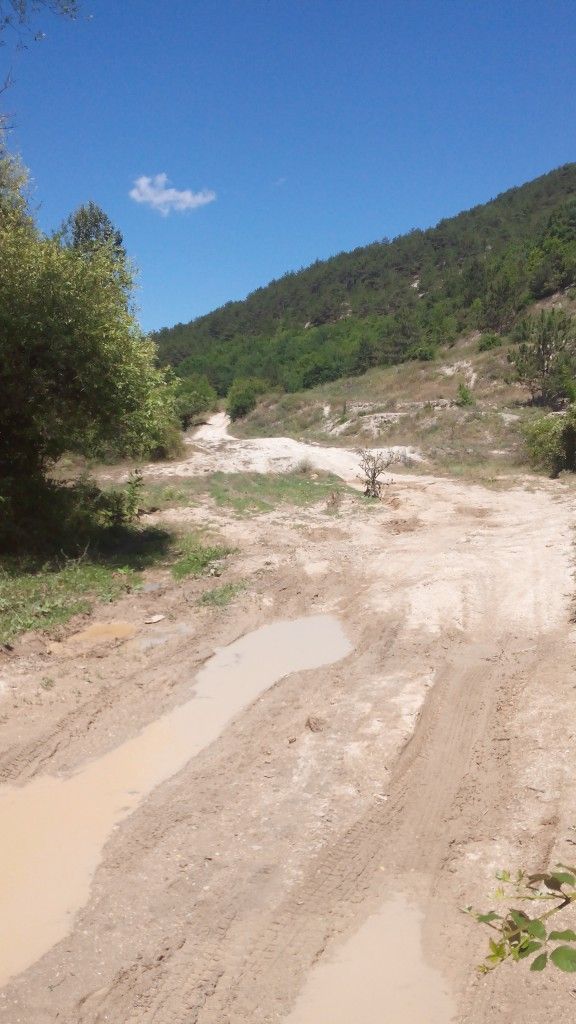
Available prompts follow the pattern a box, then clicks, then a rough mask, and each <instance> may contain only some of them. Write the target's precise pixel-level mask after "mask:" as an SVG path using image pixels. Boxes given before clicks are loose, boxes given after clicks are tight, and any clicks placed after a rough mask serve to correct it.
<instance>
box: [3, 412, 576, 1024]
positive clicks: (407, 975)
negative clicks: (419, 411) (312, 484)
mask: <svg viewBox="0 0 576 1024" xmlns="http://www.w3.org/2000/svg"><path fill="white" fill-rule="evenodd" d="M282 441H283V439H269V440H268V441H242V442H237V441H234V440H231V439H229V438H228V437H227V436H226V429H225V424H223V423H222V422H220V421H217V422H215V423H213V424H212V425H211V426H210V427H209V429H208V430H207V431H204V432H203V433H201V434H200V435H199V436H198V435H197V436H196V437H195V438H194V443H193V446H192V448H193V452H192V454H191V458H190V460H186V461H183V462H181V463H180V464H178V465H177V466H176V467H168V466H167V467H160V468H158V467H157V468H155V469H154V470H150V472H154V473H155V474H156V476H157V477H158V478H159V479H163V478H164V475H165V474H174V472H175V473H176V475H177V476H183V475H187V474H193V473H197V472H205V471H209V470H212V469H215V468H218V469H225V468H229V469H231V470H232V469H234V470H237V469H239V468H240V469H241V468H245V469H255V468H256V469H260V470H261V471H266V470H267V469H286V468H289V467H290V466H291V465H294V464H295V462H297V461H299V460H300V459H302V458H310V459H311V461H312V462H313V464H314V465H317V466H318V467H319V468H323V469H331V470H332V471H333V472H338V473H340V474H341V475H342V476H343V477H344V478H348V479H351V478H352V477H353V476H354V474H355V462H354V461H351V460H353V456H351V454H350V453H349V452H345V451H343V452H342V455H341V456H339V454H338V453H339V452H340V451H341V450H339V449H322V448H314V449H313V450H312V451H311V452H310V451H302V448H306V446H297V447H293V446H295V445H297V443H296V442H287V444H286V445H284V447H283V448H282V447H281V446H280V445H279V444H278V442H282ZM325 452H328V455H326V454H325ZM339 458H340V459H341V461H340V462H338V459H339ZM327 459H328V460H329V464H328V463H327V462H326V460H327ZM278 460H284V461H283V462H281V463H280V464H279V463H278ZM256 463H257V464H256ZM163 518H164V520H165V521H167V522H171V523H173V524H178V523H180V524H182V525H185V524H186V525H204V524H205V523H206V521H207V520H208V519H209V520H210V521H211V522H212V523H213V524H214V525H215V526H216V527H217V529H218V532H219V534H220V535H221V536H222V537H224V538H225V539H226V541H227V542H229V543H230V545H231V546H233V547H234V548H235V549H236V553H235V554H234V555H232V556H231V558H230V559H229V562H228V563H227V566H226V568H225V570H224V576H223V580H226V581H228V580H240V579H241V580H244V581H245V582H246V589H245V590H244V591H243V592H242V594H241V595H240V596H239V598H238V599H237V600H236V601H235V602H234V603H233V604H231V605H230V606H229V607H227V608H224V609H219V608H208V607H201V606H199V604H198V595H199V593H200V591H201V589H202V588H203V587H205V586H206V582H205V581H198V580H185V581H183V582H180V583H176V582H174V581H173V580H172V579H171V578H170V577H169V576H168V574H167V573H165V572H163V571H160V570H154V571H152V570H151V571H150V573H149V576H148V582H147V585H146V587H145V589H144V591H141V592H139V593H137V594H132V595H129V596H126V597H125V598H123V599H122V600H121V601H119V602H117V603H116V604H114V605H111V606H106V607H101V608H97V609H95V611H94V613H93V614H92V616H91V617H90V618H89V619H86V620H83V621H82V622H80V621H78V622H76V623H75V624H73V625H72V626H71V628H70V630H69V635H68V636H66V637H64V638H62V639H61V640H60V641H58V642H54V641H50V640H49V639H47V638H42V637H36V638H34V637H26V638H24V639H23V640H22V642H21V643H20V644H19V645H18V646H17V648H16V650H15V651H14V653H13V654H12V655H11V656H9V657H5V658H4V660H3V662H2V665H1V684H2V685H1V692H0V779H1V781H2V786H1V787H0V812H1V811H2V808H5V812H4V822H8V823H9V828H8V830H7V833H8V834H9V838H8V841H3V844H2V851H1V852H0V876H3V877H4V878H5V879H6V878H8V879H9V880H10V884H9V885H8V886H5V890H6V893H7V895H5V900H6V904H5V906H6V907H7V908H8V909H7V910H6V911H5V920H4V929H3V933H2V938H1V939H0V943H1V945H0V952H1V953H2V954H3V957H2V958H1V961H2V962H3V963H4V975H5V984H4V987H3V988H2V990H1V993H0V1021H2V1022H3V1024H4V1022H6V1024H18V1022H21V1024H48V1022H53V1021H57V1022H58V1024H102V1022H105V1021H110V1022H113V1024H152V1022H154V1024H249V1022H250V1024H272V1022H276V1021H286V1022H287V1024H376V1022H377V1024H388V1022H389V1024H397V1022H398V1021H399V1020H402V1022H403V1024H424V1022H425V1024H448V1022H449V1021H454V1022H461V1024H480V1022H482V1024H487V1022H488V1021H490V1022H491V1024H504V1022H505V1021H506V1022H510V1021H511V1020H513V1021H522V1022H523V1024H544V1022H545V1021H546V1022H547V1021H548V1020H550V1019H552V1018H553V1017H554V1018H556V1019H562V1020H569V1019H571V1018H572V1016H573V1015H574V1012H575V1003H576V999H575V998H574V992H573V989H574V982H573V981H571V980H570V976H569V975H561V974H560V973H559V972H554V974H552V973H550V972H547V973H546V974H545V975H543V976H541V975H540V976H538V975H536V976H534V975H530V974H528V973H527V972H526V971H525V970H523V969H518V968H515V969H510V970H508V969H503V970H501V971H500V972H499V973H498V974H497V975H493V976H490V977H488V978H479V977H478V976H477V975H475V973H474V964H475V963H477V962H478V960H479V959H480V958H481V956H482V955H483V952H484V941H485V940H484V936H483V935H482V934H481V933H480V932H479V931H478V930H477V929H476V928H475V926H474V925H473V924H472V923H471V922H470V920H469V919H468V918H466V917H464V916H463V915H462V914H460V910H459V908H460V907H462V906H464V905H466V904H470V903H473V904H478V905H480V906H482V907H485V906H486V905H487V903H489V902H490V901H489V893H490V892H491V891H492V890H493V888H494V885H493V876H494V872H495V870H496V869H498V868H501V867H511V868H515V867H517V866H519V865H522V866H527V867H531V868H539V867H541V866H544V865H545V864H547V863H549V862H550V861H554V862H555V861H562V860H564V861H568V862H570V861H571V860H572V861H573V860H574V854H573V849H574V840H575V839H576V837H575V836H574V832H573V831H572V825H573V823H575V822H576V794H575V792H574V785H573V780H572V775H573V764H574V755H575V753H576V737H575V735H574V733H575V731H576V730H575V729H574V725H573V722H574V714H575V710H576V708H575V705H576V690H575V688H574V684H575V680H574V672H573V665H574V650H573V627H572V626H571V623H570V615H571V602H572V594H573V589H574V584H573V579H572V539H573V538H572V527H573V502H572V500H571V496H570V492H569V491H568V489H566V488H564V487H563V485H562V484H560V483H550V482H547V481H534V480H532V481H531V480H526V481H525V482H524V484H523V485H522V486H515V487H514V488H512V489H505V488H504V489H500V490H487V489H484V488H480V487H477V486H472V485H467V484H465V483H459V482H454V481H451V480H446V479H433V478H430V477H415V476H414V477H410V476H405V475H402V476H398V477H397V478H396V479H395V481H394V483H393V484H391V485H390V486H389V487H388V488H386V493H385V497H384V500H383V501H382V502H381V503H380V504H378V505H376V506H365V505H362V504H359V503H356V502H354V501H352V500H349V499H344V501H343V504H342V506H341V509H340V512H339V514H338V515H333V514H330V513H329V512H328V511H327V509H326V508H324V507H322V506H313V507H310V508H307V509H293V508H290V509H286V507H284V508H279V509H277V510H276V511H274V512H270V513H267V514H264V515H259V516H256V517H250V518H247V517H239V516H235V515H233V514H232V513H231V512H230V511H227V510H225V509H222V508H220V509H218V508H216V507H213V506H210V507H209V508H208V507H194V508H190V509H185V508H184V509H182V508H178V509H173V510H169V511H168V512H165V513H163ZM158 615H162V616H164V618H163V619H161V620H159V621H157V622H156V623H146V620H147V619H151V618H153V617H154V616H158ZM311 617H316V618H315V619H313V618H311ZM294 620H301V621H302V622H303V623H304V625H303V627H302V628H303V629H304V631H306V629H308V633H306V632H305V633H304V634H302V635H297V634H294V635H292V634H290V633H287V634H283V635H284V637H285V639H284V640H283V641H280V639H278V637H276V639H274V641H273V642H272V645H271V646H270V645H269V646H268V648H266V647H264V648H259V647H258V644H259V642H260V641H259V639H258V637H261V635H262V634H261V632H258V631H261V630H262V628H263V627H267V626H271V627H273V628H277V627H276V626H274V624H277V623H284V624H287V625H286V627H285V628H287V629H288V630H290V628H292V627H290V623H294ZM314 622H316V625H317V627H318V628H317V629H314V628H312V627H313V626H314ZM321 622H322V623H325V624H326V623H330V624H331V625H329V626H326V628H327V629H328V633H327V634H326V636H324V635H323V634H322V629H323V628H324V627H323V626H320V625H319V624H320V623H321ZM306 623H308V625H306ZM310 624H312V627H311V625H310ZM95 625H96V628H90V627H94V626H95ZM282 628H284V627H282ZM311 628H312V632H310V629H311ZM331 629H333V630H334V631H335V632H333V633H331V632H330V630H331ZM266 635H268V634H266ZM314 635H316V636H317V638H319V647H318V650H316V651H312V652H311V648H312V647H313V646H314V640H313V637H314ZM254 637H256V640H255V641H254V639H253V638H254ZM286 637H287V639H286ZM238 642H239V643H240V644H241V645H242V643H245V645H247V646H248V648H250V649H252V648H251V647H250V645H251V644H253V643H254V642H255V643H256V647H255V648H254V651H253V654H252V655H251V657H252V659H253V660H252V661H250V656H248V655H247V654H246V652H245V649H244V647H242V646H240V648H239V647H237V646H234V645H235V644H237V643H238ZM227 645H232V646H230V647H228V648H227ZM222 648H227V651H226V650H223V651H222V652H221V654H219V655H217V658H216V661H217V664H221V663H222V659H223V661H224V664H225V665H227V666H228V667H227V669H226V671H228V672H229V676H228V677H227V682H226V683H225V687H228V689H225V690H224V691H223V693H224V695H225V699H224V702H223V705H226V706H225V707H223V710H222V709H221V710H222V714H221V716H220V718H219V719H218V721H217V722H212V725H213V731H212V732H210V729H209V728H208V726H207V725H206V726H205V727H202V728H201V729H199V725H198V723H199V721H200V716H201V715H204V714H208V717H209V718H210V715H211V713H210V711H209V709H208V711H207V710H206V708H205V707H204V705H207V704H209V703H210V701H209V698H211V696H212V691H207V690H203V689H202V686H203V685H204V684H203V683H201V680H202V679H204V678H205V677H204V676H199V675H198V674H199V673H201V672H202V671H204V672H208V673H210V671H214V661H213V660H212V661H211V660H210V659H211V658H212V656H213V654H214V652H215V651H216V650H217V649H222ZM271 651H273V655H274V658H273V660H274V662H275V666H276V667H275V668H274V670H273V671H272V672H271V674H270V675H267V674H266V671H263V674H262V675H260V674H259V673H260V670H261V668H262V666H264V667H265V666H266V664H267V663H268V661H269V660H270V658H271V657H272V654H271ZM254 652H255V653H254ZM218 658H220V659H221V661H220V662H218ZM246 658H248V660H246ZM286 673H287V674H286ZM47 675H49V676H50V677H51V678H53V679H54V680H55V685H54V687H53V688H51V689H49V690H46V689H43V688H42V686H41V685H40V682H41V680H42V679H43V678H44V677H46V676H47ZM256 676H258V680H260V682H258V680H256V682H255V679H256ZM241 678H244V680H245V681H246V680H248V689H247V691H245V692H244V691H243V693H240V692H238V691H237V686H239V685H240V680H241ZM199 680H200V681H199ZM251 687H252V688H251ZM210 707H212V705H210ZM196 708H198V715H196V713H195V712H196ZM183 715H184V716H188V717H186V719H185V721H186V725H185V727H184V728H180V726H179V725H175V726H174V729H173V728H172V725H170V727H169V731H168V733H166V732H164V733H163V732H162V729H163V728H164V727H165V723H166V721H170V722H175V723H180V725H181V724H182V721H183V719H182V716H183ZM211 721H212V719H211ZM162 723H164V725H163V724H162ZM151 730H152V732H151ZM199 732H200V733H201V734H202V735H201V736H200V740H202V742H198V733H199ZM151 737H156V738H155V739H151ZM158 737H159V738H158ZM188 743H189V744H190V745H189V746H188ZM178 744H182V745H181V746H178ZM195 744H196V745H195ZM177 746H178V750H177V751H176V749H175V748H176V747H177ZM167 751H168V752H169V754H170V756H169V757H168V759H167V760H166V754H167ZM176 754H177V755H178V756H175V755H176ZM167 761H169V763H167ZM111 765H112V766H113V768H112V769H111V770H109V771H107V768H106V766H111ZM144 768H145V770H144ZM86 779H88V780H89V782H90V785H88V786H87V788H84V789H83V788H82V787H83V786H84V785H85V784H86ZM66 787H69V788H68V789H66ZM63 793H64V794H68V793H70V794H71V793H74V794H75V795H74V797H73V798H72V797H70V798H68V796H66V795H64V796H63ZM110 794H111V795H110ZM75 802H76V806H77V808H78V809H77V811H75V812H74V811H73V810H71V808H73V807H74V803H75ZM104 805H105V811H106V814H105V817H106V815H107V817H106V823H105V825H102V821H101V820H100V819H101V813H102V807H103V806H104ZM10 815H12V817H10ZM4 827H5V826H4ZM95 833H97V839H96V840H94V834H95ZM40 837H42V838H41V841H40ZM87 848H89V849H88V852H86V851H87ZM19 850H21V856H19V852H18V851H19ZM570 851H572V852H570ZM31 878H33V879H34V884H32V883H31V881H30V879H31ZM59 879H60V880H59ZM63 889H64V890H65V892H66V897H65V899H64V900H62V899H61V898H58V897H61V895H62V890H63ZM6 922H7V923H6ZM9 974H12V977H10V978H9V977H8V975H9ZM367 995H368V996H369V998H367ZM347 1000H348V1001H347Z"/></svg>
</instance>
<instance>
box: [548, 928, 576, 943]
mask: <svg viewBox="0 0 576 1024" xmlns="http://www.w3.org/2000/svg"><path fill="white" fill-rule="evenodd" d="M548 938H549V939H557V940H558V942H576V932H573V931H572V929H571V928H566V930H565V931H563V932H550V935H549V936H548Z"/></svg>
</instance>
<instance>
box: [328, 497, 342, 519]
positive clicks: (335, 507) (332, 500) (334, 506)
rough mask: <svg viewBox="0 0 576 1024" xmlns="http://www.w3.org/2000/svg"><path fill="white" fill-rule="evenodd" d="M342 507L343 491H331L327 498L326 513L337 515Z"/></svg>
mask: <svg viewBox="0 0 576 1024" xmlns="http://www.w3.org/2000/svg"><path fill="white" fill-rule="evenodd" d="M341 505H342V491H331V492H330V494H329V495H328V497H327V498H326V511H327V512H328V513H329V514H330V515H333V516H335V515H337V514H338V512H339V511H340V506H341Z"/></svg>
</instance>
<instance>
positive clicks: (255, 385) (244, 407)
mask: <svg viewBox="0 0 576 1024" xmlns="http://www.w3.org/2000/svg"><path fill="white" fill-rule="evenodd" d="M266 387H267V385H266V383H265V381H262V380H259V379H258V378H257V377H246V378H238V379H237V380H235V381H234V383H233V384H232V386H231V388H230V390H229V392H228V396H227V399H226V411H227V413H228V415H229V416H230V419H231V420H238V419H240V418H241V417H242V416H246V415H247V414H248V413H249V412H252V409H254V408H255V407H256V400H257V398H258V395H261V394H262V393H263V392H264V391H265V390H266Z"/></svg>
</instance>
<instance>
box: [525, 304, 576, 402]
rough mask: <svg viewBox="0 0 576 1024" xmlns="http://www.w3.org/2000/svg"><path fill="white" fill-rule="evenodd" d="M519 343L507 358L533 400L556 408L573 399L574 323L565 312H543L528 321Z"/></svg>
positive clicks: (575, 366)
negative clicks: (563, 401)
mask: <svg viewBox="0 0 576 1024" xmlns="http://www.w3.org/2000/svg"><path fill="white" fill-rule="evenodd" d="M520 334H521V337H522V341H521V343H520V345H519V346H518V348H517V350H516V351H515V352H514V353H513V354H512V355H511V356H510V359H511V362H512V363H513V364H514V367H515V369H516V375H517V377H518V380H519V381H520V383H521V384H524V385H525V386H526V387H527V388H528V390H529V391H530V394H531V396H532V399H533V400H534V399H539V400H540V401H542V402H545V403H546V404H549V405H556V404H557V403H558V402H559V401H560V400H561V399H563V398H573V397H574V378H575V376H576V321H575V320H574V318H573V317H571V316H569V315H568V314H567V313H565V312H564V310H561V309H552V310H548V311H547V310H542V311H541V312H540V314H539V315H538V316H533V317H527V318H526V319H525V321H524V322H523V324H522V326H521V329H520Z"/></svg>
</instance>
